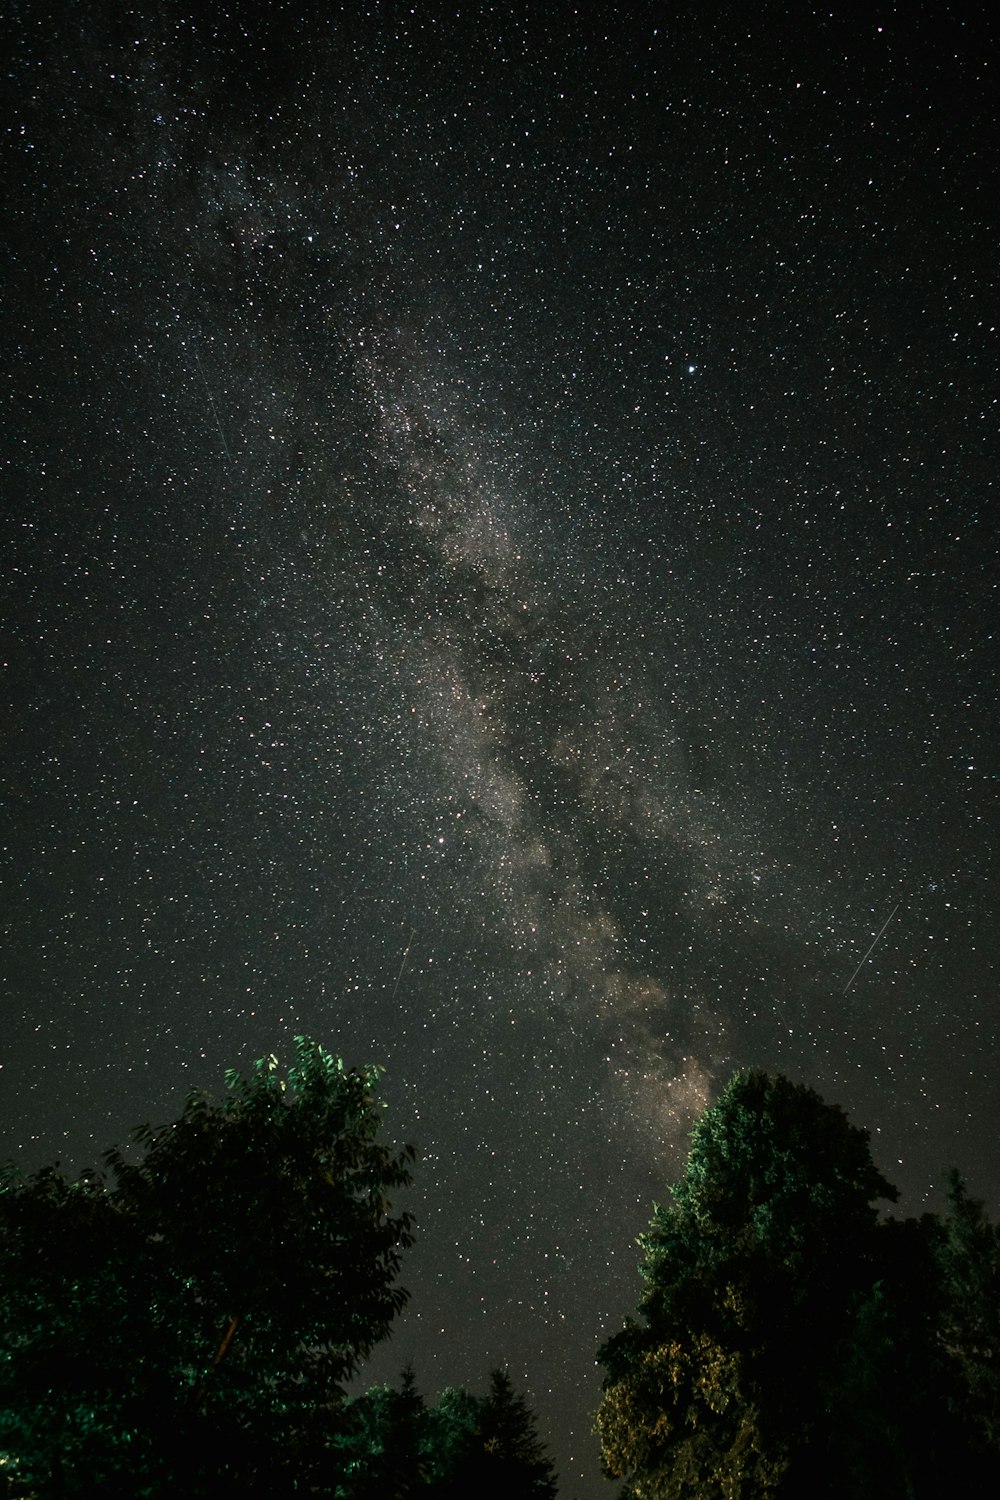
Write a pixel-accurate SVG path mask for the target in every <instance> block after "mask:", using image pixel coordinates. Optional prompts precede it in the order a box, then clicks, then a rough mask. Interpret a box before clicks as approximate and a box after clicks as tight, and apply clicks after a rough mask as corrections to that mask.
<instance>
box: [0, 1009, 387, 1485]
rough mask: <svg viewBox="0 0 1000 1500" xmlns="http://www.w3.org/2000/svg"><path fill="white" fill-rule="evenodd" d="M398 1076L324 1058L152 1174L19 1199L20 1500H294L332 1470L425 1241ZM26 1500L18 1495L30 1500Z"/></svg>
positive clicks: (213, 1125)
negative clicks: (338, 1434) (393, 1140)
mask: <svg viewBox="0 0 1000 1500" xmlns="http://www.w3.org/2000/svg"><path fill="white" fill-rule="evenodd" d="M377 1079H378V1070H377V1069H375V1068H371V1067H369V1068H364V1069H360V1070H349V1069H347V1068H345V1067H344V1064H343V1063H342V1062H341V1061H340V1060H339V1059H336V1058H334V1057H332V1056H330V1054H328V1053H327V1052H325V1051H324V1050H323V1048H322V1047H320V1046H318V1045H317V1044H316V1043H315V1042H312V1041H310V1040H308V1039H307V1038H301V1037H300V1038H297V1039H296V1059H295V1063H294V1065H293V1066H292V1067H290V1068H289V1069H288V1072H287V1076H286V1077H282V1076H281V1074H280V1072H279V1068H278V1063H277V1060H276V1059H275V1058H273V1057H272V1058H267V1059H262V1060H260V1061H259V1062H257V1063H255V1064H254V1066H253V1069H252V1072H251V1073H250V1074H249V1076H244V1075H241V1074H240V1073H238V1072H235V1071H231V1072H229V1073H227V1074H226V1093H225V1097H224V1099H223V1101H222V1102H221V1103H219V1104H213V1103H212V1102H210V1101H209V1100H208V1099H207V1098H206V1097H204V1096H201V1095H196V1094H193V1095H191V1096H189V1098H188V1100H187V1102H186V1103H185V1105H184V1108H183V1111H182V1113H181V1115H180V1117H179V1119H177V1120H176V1121H174V1122H173V1123H172V1124H169V1125H167V1126H164V1127H162V1128H160V1129H156V1130H154V1129H152V1128H151V1127H150V1126H140V1127H139V1128H138V1129H137V1130H136V1131H135V1132H133V1135H134V1139H135V1142H136V1145H137V1147H138V1148H139V1149H140V1152H141V1155H140V1157H139V1159H138V1160H137V1161H129V1160H128V1159H127V1158H126V1156H125V1155H124V1154H123V1153H122V1152H120V1151H118V1150H113V1151H109V1152H108V1153H107V1155H106V1157H105V1163H106V1168H107V1171H106V1173H105V1174H101V1175H99V1174H97V1173H93V1172H88V1173H84V1174H83V1175H82V1176H81V1177H80V1178H79V1179H78V1180H77V1181H75V1182H71V1181H69V1180H68V1179H67V1178H66V1177H65V1176H64V1175H63V1174H62V1173H60V1172H59V1171H58V1170H56V1169H52V1168H47V1169H44V1170H43V1171H41V1172H39V1173H37V1174H35V1175H34V1176H32V1177H28V1178H23V1177H21V1176H20V1175H19V1174H18V1173H17V1172H15V1171H14V1170H13V1169H12V1168H10V1169H7V1170H6V1172H5V1174H4V1177H3V1180H2V1191H0V1453H5V1454H7V1455H9V1456H10V1457H11V1458H12V1459H13V1460H14V1462H13V1463H12V1464H11V1465H10V1466H9V1467H10V1468H11V1469H12V1470H13V1472H14V1474H15V1475H16V1476H17V1477H16V1481H15V1483H16V1484H17V1485H19V1486H21V1490H20V1492H21V1493H24V1494H25V1495H28V1494H30V1495H32V1496H35V1497H37V1500H45V1497H47V1496H49V1495H60V1496H72V1495H75V1494H81V1495H82V1494H93V1493H95V1492H98V1493H101V1494H103V1495H108V1496H116V1495H119V1494H120V1495H133V1496H134V1495H140V1494H142V1495H150V1496H155V1495H160V1494H177V1493H187V1494H190V1495H192V1496H194V1495H198V1494H201V1493H209V1492H210V1493H212V1494H213V1495H218V1494H222V1493H225V1492H227V1491H228V1490H232V1491H234V1492H235V1491H236V1490H237V1489H239V1490H240V1492H241V1493H247V1492H251V1493H252V1492H255V1491H256V1492H258V1493H266V1494H268V1495H275V1496H277V1495H281V1494H283V1493H291V1492H293V1490H295V1489H297V1488H299V1487H301V1485H302V1484H303V1483H305V1482H306V1479H307V1477H308V1474H309V1472H310V1469H311V1468H312V1469H314V1470H315V1472H316V1473H317V1474H319V1473H322V1472H323V1471H324V1467H325V1466H326V1467H327V1468H328V1459H327V1457H326V1455H327V1453H328V1450H329V1449H330V1447H331V1433H332V1432H333V1431H334V1430H335V1428H336V1422H337V1413H338V1411H339V1410H340V1408H341V1406H342V1398H343V1385H344V1382H345V1381H346V1380H347V1379H349V1378H350V1377H351V1376H352V1375H353V1374H354V1373H356V1371H357V1370H358V1368H359V1367H360V1364H361V1363H362V1361H363V1360H364V1358H365V1357H366V1355H367V1354H368V1353H369V1352H370V1351H371V1349H372V1348H373V1347H374V1345H375V1344H376V1343H377V1342H378V1341H379V1340H380V1339H382V1338H384V1337H385V1335H386V1334H387V1332H388V1330H389V1325H390V1323H391V1320H392V1318H393V1317H394V1315H395V1314H396V1313H397V1312H398V1311H399V1309H400V1308H401V1307H402V1306H403V1304H404V1302H405V1300H406V1295H407V1294H406V1293H405V1292H404V1291H402V1290H401V1289H399V1288H397V1287H396V1286H395V1285H394V1283H395V1279H396V1276H397V1274H398V1270H399V1266H400V1257H401V1252H402V1250H403V1249H405V1248H406V1246H408V1245H409V1244H410V1243H411V1238H412V1237H411V1233H410V1222H409V1218H408V1216H407V1215H406V1214H401V1215H398V1216H392V1214H391V1212H390V1203H389V1199H388V1197H387V1194H388V1193H389V1192H391V1191H393V1190H394V1189H396V1188H399V1187H402V1186H404V1185H405V1184H407V1183H408V1182H409V1180H410V1179H409V1172H408V1165H409V1163H410V1161H411V1160H412V1156H413V1153H412V1150H411V1149H410V1148H408V1147H407V1148H404V1149H403V1150H402V1151H400V1152H399V1153H398V1154H396V1155H393V1154H392V1153H391V1152H390V1151H389V1150H388V1149H387V1148H386V1147H385V1146H383V1145H382V1144H380V1143H379V1141H378V1139H377V1136H378V1132H379V1127H380V1124H381V1118H382V1106H381V1105H380V1104H379V1102H378V1101H377V1099H376V1097H375V1088H376V1085H377ZM14 1492H15V1493H18V1490H17V1489H15V1491H14Z"/></svg>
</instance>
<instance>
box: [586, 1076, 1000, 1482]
mask: <svg viewBox="0 0 1000 1500" xmlns="http://www.w3.org/2000/svg"><path fill="white" fill-rule="evenodd" d="M896 1198H897V1193H896V1190H895V1188H893V1187H892V1185H891V1184H890V1183H889V1182H887V1181H886V1179H885V1178H884V1177H883V1176H882V1174H881V1173H880V1172H879V1171H878V1170H877V1168H876V1167H875V1165H874V1163H873V1161H872V1159H871V1154H870V1149H869V1141H868V1135H867V1133H866V1132H865V1131H864V1130H861V1129H859V1128H858V1127H857V1126H855V1125H852V1124H851V1123H850V1122H849V1121H848V1120H847V1118H846V1116H845V1115H844V1114H843V1112H842V1111H841V1110H840V1109H838V1108H836V1107H835V1106H831V1105H828V1104H826V1103H825V1102H824V1101H823V1100H822V1099H821V1098H820V1097H819V1095H818V1094H816V1093H815V1092H814V1091H813V1090H812V1089H809V1088H806V1087H803V1086H802V1085H797V1084H794V1083H792V1082H790V1081H789V1080H788V1079H786V1078H782V1077H771V1076H769V1075H767V1074H765V1073H762V1072H745V1073H738V1074H736V1076H735V1077H734V1078H733V1079H732V1081H731V1082H730V1084H729V1085H728V1087H727V1088H726V1089H725V1090H724V1092H723V1093H722V1095H721V1097H720V1098H719V1100H718V1102H717V1104H716V1105H715V1106H714V1107H713V1108H712V1109H710V1110H708V1111H707V1112H706V1113H705V1115H703V1116H702V1118H701V1120H700V1121H699V1122H698V1123H697V1125H696V1126H695V1128H694V1131H693V1132H692V1138H691V1150H690V1154H689V1157H688V1161H687V1166H686V1169H685V1172H684V1175H683V1177H682V1179H681V1180H680V1182H678V1183H677V1184H675V1185H674V1186H673V1187H672V1188H671V1190H670V1197H669V1200H668V1201H667V1202H666V1203H665V1204H663V1205H654V1213H653V1219H652V1222H651V1224H650V1227H649V1229H648V1231H647V1232H646V1233H645V1234H644V1235H642V1236H641V1237H640V1240H639V1244H640V1246H641V1248H642V1251H643V1253H644V1260H643V1264H642V1266H641V1272H642V1276H643V1281H644V1287H643V1293H642V1297H641V1300H640V1305H639V1313H640V1319H641V1321H635V1320H629V1321H628V1322H627V1323H626V1326H625V1328H624V1329H623V1330H622V1332H620V1333H619V1334H616V1335H615V1336H614V1337H613V1338H612V1339H610V1340H609V1341H608V1342H607V1343H606V1344H605V1345H604V1347H603V1348H602V1349H601V1351H600V1355H599V1360H600V1362H601V1364H602V1365H603V1367H604V1370H605V1380H604V1394H603V1398H602V1401H601V1404H600V1407H599V1409H598V1412H597V1427H598V1432H599V1435H600V1439H601V1447H602V1454H603V1460H604V1465H605V1468H606V1471H607V1472H608V1473H609V1474H610V1475H613V1476H617V1477H619V1478H622V1479H624V1480H625V1481H626V1485H627V1490H628V1492H629V1493H630V1494H631V1495H633V1496H634V1497H636V1500H661V1497H662V1500H667V1497H670V1500H687V1497H691V1500H694V1497H708V1496H718V1497H733V1500H735V1497H744V1496H746V1497H749V1496H754V1497H757V1496H782V1497H784V1496H790V1497H791V1496H795V1497H798V1496H802V1497H806V1496H809V1497H820V1496H828V1495H829V1496H831V1497H832V1496H834V1495H845V1494H850V1495H851V1496H853V1497H863V1496H868V1495H871V1496H872V1497H874V1496H875V1495H879V1496H880V1497H884V1496H895V1495H898V1496H900V1497H901V1500H902V1497H904V1496H907V1497H917V1496H923V1495H928V1496H930V1495H932V1494H937V1493H939V1492H942V1491H943V1490H946V1489H947V1483H946V1475H947V1473H948V1471H949V1469H948V1466H949V1465H950V1464H953V1463H954V1462H955V1460H956V1457H957V1456H959V1455H961V1457H962V1458H963V1460H964V1461H966V1462H967V1463H968V1464H970V1465H972V1466H973V1467H974V1468H975V1470H976V1472H978V1473H980V1474H982V1475H983V1476H984V1478H985V1476H986V1475H987V1474H991V1475H992V1476H994V1477H997V1475H998V1473H1000V1470H998V1457H1000V1454H998V1445H997V1441H996V1438H997V1433H996V1417H995V1412H996V1395H997V1389H998V1387H997V1381H996V1363H995V1360H996V1353H997V1349H998V1342H997V1339H996V1337H995V1335H996V1331H997V1328H996V1313H995V1308H996V1305H997V1297H996V1294H997V1291H998V1288H1000V1282H998V1277H997V1265H998V1261H997V1237H996V1231H995V1230H994V1229H993V1228H992V1226H989V1225H988V1224H987V1223H986V1222H985V1220H984V1218H983V1216H982V1213H981V1205H978V1206H977V1205H973V1204H971V1203H970V1201H969V1200H968V1199H967V1198H966V1197H965V1196H964V1189H962V1187H961V1185H960V1180H957V1181H956V1183H953V1192H952V1203H951V1212H950V1214H949V1216H948V1217H947V1218H946V1219H945V1220H943V1221H942V1220H938V1219H936V1218H935V1217H934V1216H931V1215H926V1216H925V1217H924V1218H923V1219H922V1220H920V1221H916V1220H907V1221H905V1222H898V1221H895V1220H892V1219H889V1220H881V1219H880V1217H879V1211H878V1206H879V1204H880V1203H891V1202H894V1201H895V1200H896ZM991 1402H992V1407H991ZM991 1410H992V1412H993V1416H992V1418H991V1416H990V1415H989V1413H990V1411H991Z"/></svg>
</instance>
